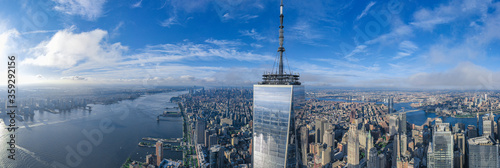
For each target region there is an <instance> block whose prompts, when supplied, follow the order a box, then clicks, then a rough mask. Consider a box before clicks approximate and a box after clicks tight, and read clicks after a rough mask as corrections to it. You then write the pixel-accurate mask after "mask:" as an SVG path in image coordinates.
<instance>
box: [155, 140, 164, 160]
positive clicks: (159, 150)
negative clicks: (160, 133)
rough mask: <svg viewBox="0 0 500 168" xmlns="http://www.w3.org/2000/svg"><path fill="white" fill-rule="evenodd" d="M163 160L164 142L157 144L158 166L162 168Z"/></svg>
mask: <svg viewBox="0 0 500 168" xmlns="http://www.w3.org/2000/svg"><path fill="white" fill-rule="evenodd" d="M162 160H163V142H162V141H158V142H156V166H160V163H161V161H162Z"/></svg>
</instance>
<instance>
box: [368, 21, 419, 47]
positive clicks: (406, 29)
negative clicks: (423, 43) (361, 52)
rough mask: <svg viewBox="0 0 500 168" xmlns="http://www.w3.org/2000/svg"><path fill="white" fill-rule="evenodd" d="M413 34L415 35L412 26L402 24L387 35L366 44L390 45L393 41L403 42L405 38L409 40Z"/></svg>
mask: <svg viewBox="0 0 500 168" xmlns="http://www.w3.org/2000/svg"><path fill="white" fill-rule="evenodd" d="M412 33H413V29H412V28H411V27H410V26H408V25H404V24H401V25H397V26H394V27H393V28H392V30H391V32H389V33H387V34H383V35H380V36H378V37H377V38H375V39H372V40H369V41H366V42H365V43H366V44H376V43H382V44H389V43H391V42H393V41H399V40H402V39H404V38H407V37H409V36H411V35H412Z"/></svg>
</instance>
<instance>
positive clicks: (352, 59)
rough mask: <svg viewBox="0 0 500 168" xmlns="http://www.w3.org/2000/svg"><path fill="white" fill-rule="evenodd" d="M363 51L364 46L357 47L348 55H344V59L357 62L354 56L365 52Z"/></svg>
mask: <svg viewBox="0 0 500 168" xmlns="http://www.w3.org/2000/svg"><path fill="white" fill-rule="evenodd" d="M365 49H366V45H358V46H356V48H354V50H352V51H351V52H350V53H349V54H347V55H345V56H344V58H345V59H347V60H349V61H354V62H355V61H359V59H358V58H355V57H354V56H355V55H358V54H361V53H364V52H366V51H365Z"/></svg>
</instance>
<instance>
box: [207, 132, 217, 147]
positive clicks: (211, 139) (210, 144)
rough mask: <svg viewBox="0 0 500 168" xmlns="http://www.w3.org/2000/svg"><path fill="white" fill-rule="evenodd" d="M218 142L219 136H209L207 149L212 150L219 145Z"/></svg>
mask: <svg viewBox="0 0 500 168" xmlns="http://www.w3.org/2000/svg"><path fill="white" fill-rule="evenodd" d="M217 141H218V138H217V134H212V135H210V136H208V146H207V148H212V147H213V146H215V145H217V144H218V142H217Z"/></svg>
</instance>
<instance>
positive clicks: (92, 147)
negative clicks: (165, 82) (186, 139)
mask: <svg viewBox="0 0 500 168" xmlns="http://www.w3.org/2000/svg"><path fill="white" fill-rule="evenodd" d="M184 93H187V92H186V91H183V92H169V93H160V94H153V95H143V96H141V97H139V98H137V99H135V100H124V101H120V102H118V103H115V104H110V105H94V104H92V105H89V106H92V111H91V112H88V110H84V109H73V110H71V111H69V112H61V113H57V114H55V113H50V112H38V111H36V112H35V115H34V117H33V118H30V119H26V121H23V122H21V121H16V125H17V126H19V129H18V130H17V131H16V135H15V136H16V137H15V141H16V148H15V149H16V155H15V159H16V160H11V159H8V158H7V156H8V154H9V153H8V151H7V149H8V148H9V146H8V144H6V142H8V141H9V140H10V137H9V135H10V133H9V132H8V131H7V129H1V130H0V135H1V136H0V142H2V145H0V151H1V152H0V167H19V168H26V167H37V168H39V167H41V168H43V167H54V166H55V167H120V166H121V165H122V164H123V163H124V162H125V160H126V159H127V158H128V157H130V158H131V159H132V160H139V161H144V160H145V156H146V155H147V154H151V153H154V148H146V147H139V146H138V145H137V144H138V143H139V142H140V141H142V140H141V139H142V138H143V137H157V138H181V137H182V125H183V120H182V117H175V118H168V120H167V121H160V122H157V121H156V116H157V115H158V114H161V113H162V112H163V111H164V110H165V108H166V107H175V106H177V104H174V103H170V98H171V97H173V96H178V95H180V94H184ZM6 119H7V118H4V119H3V120H2V124H1V125H2V127H5V128H6V125H5V124H4V123H5V122H6V121H7V122H8V120H6ZM164 157H165V158H171V159H174V160H182V152H180V151H179V152H177V151H170V150H165V151H164Z"/></svg>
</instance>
